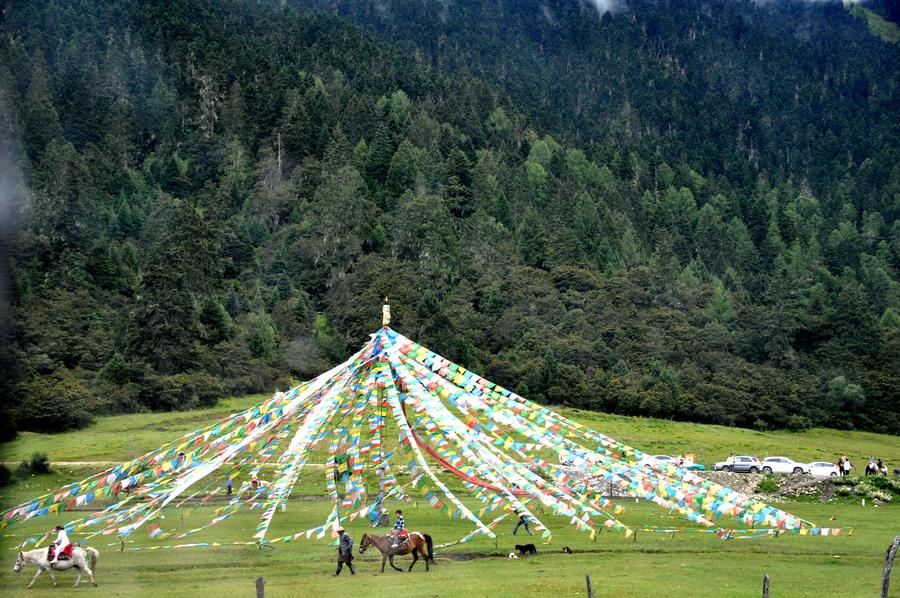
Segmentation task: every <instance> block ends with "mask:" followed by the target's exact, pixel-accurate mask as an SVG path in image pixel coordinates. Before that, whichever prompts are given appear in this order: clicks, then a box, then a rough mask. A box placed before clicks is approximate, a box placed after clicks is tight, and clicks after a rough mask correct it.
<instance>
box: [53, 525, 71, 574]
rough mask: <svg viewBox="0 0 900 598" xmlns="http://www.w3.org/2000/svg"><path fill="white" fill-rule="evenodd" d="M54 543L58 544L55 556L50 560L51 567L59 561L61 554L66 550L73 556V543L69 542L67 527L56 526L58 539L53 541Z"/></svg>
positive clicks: (54, 552)
mask: <svg viewBox="0 0 900 598" xmlns="http://www.w3.org/2000/svg"><path fill="white" fill-rule="evenodd" d="M53 545H54V546H56V549H55V550H54V551H53V558H52V559H51V560H50V566H51V567H53V566H54V565H55V564H56V562H57V561H59V555H60V554H62V553H64V552H65V553H66V554H68V555H69V558H71V555H72V548H71V546H72V543H71V542H69V535H68V534H67V533H66V528H64V527H63V526H61V525H57V526H56V540H55V541H54V542H53Z"/></svg>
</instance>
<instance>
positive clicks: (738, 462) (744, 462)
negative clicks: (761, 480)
mask: <svg viewBox="0 0 900 598" xmlns="http://www.w3.org/2000/svg"><path fill="white" fill-rule="evenodd" d="M713 469H714V470H716V471H733V472H735V473H759V472H760V471H762V463H760V462H759V459H757V458H756V457H749V456H747V455H741V456H739V457H735V458H734V462H733V463H729V462H728V461H719V462H718V463H716V464H715V465H713Z"/></svg>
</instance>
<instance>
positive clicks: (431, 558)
mask: <svg viewBox="0 0 900 598" xmlns="http://www.w3.org/2000/svg"><path fill="white" fill-rule="evenodd" d="M422 535H423V536H425V544H427V545H428V560H429V561H431V564H432V565H436V564H437V563H435V562H434V543H433V542H432V541H431V536H429V535H428V534H422Z"/></svg>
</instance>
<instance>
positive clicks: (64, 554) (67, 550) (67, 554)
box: [47, 544, 73, 561]
mask: <svg viewBox="0 0 900 598" xmlns="http://www.w3.org/2000/svg"><path fill="white" fill-rule="evenodd" d="M72 548H73V546H72V545H71V544H66V546H65V547H63V549H62V550H60V551H59V558H58V559H56V560H57V561H68V560H69V559H71V558H72ZM55 551H56V545H55V544H51V545H50V546H48V547H47V560H48V561H52V560H53V554H54V552H55Z"/></svg>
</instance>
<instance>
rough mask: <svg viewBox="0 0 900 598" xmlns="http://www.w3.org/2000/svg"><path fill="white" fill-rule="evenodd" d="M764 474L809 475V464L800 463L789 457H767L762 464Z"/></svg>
mask: <svg viewBox="0 0 900 598" xmlns="http://www.w3.org/2000/svg"><path fill="white" fill-rule="evenodd" d="M762 471H763V473H809V472H810V468H809V464H808V463H798V462H796V461H794V460H793V459H788V458H787V457H766V458H765V459H763V462H762Z"/></svg>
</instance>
